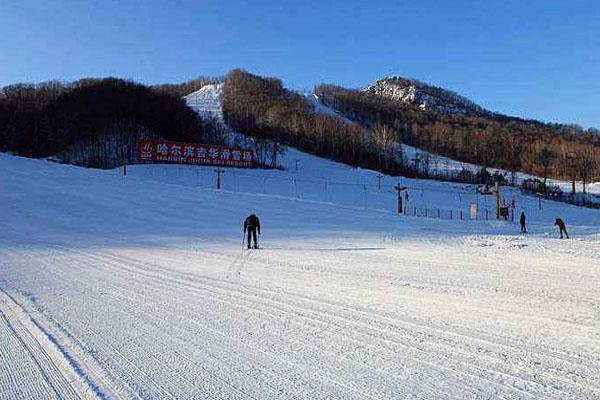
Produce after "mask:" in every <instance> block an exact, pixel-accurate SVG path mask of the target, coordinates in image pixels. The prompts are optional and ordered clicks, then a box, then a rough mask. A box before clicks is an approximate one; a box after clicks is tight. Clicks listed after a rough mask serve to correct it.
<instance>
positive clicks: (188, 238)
mask: <svg viewBox="0 0 600 400" xmlns="http://www.w3.org/2000/svg"><path fill="white" fill-rule="evenodd" d="M0 166H1V167H2V169H3V170H4V171H5V174H4V177H3V178H2V186H1V188H2V189H0V201H1V202H2V204H4V205H7V206H8V207H9V209H8V212H7V213H6V218H4V219H3V220H2V221H1V222H0V228H1V229H0V339H1V341H0V343H1V344H0V349H1V357H0V378H1V382H2V384H1V385H0V399H14V398H32V399H33V398H140V399H195V398H207V399H387V398H399V399H407V398H414V399H454V398H468V399H490V398H501V399H502V398H503V399H516V398H518V399H594V398H599V397H600V379H599V376H600V323H599V316H600V267H599V264H600V251H598V248H599V246H598V245H599V244H600V237H599V236H598V233H597V232H590V231H589V230H586V231H585V232H587V234H586V235H585V236H582V235H579V237H578V238H577V240H572V241H560V240H558V239H554V238H551V237H550V236H549V235H548V231H546V230H544V229H545V228H543V227H542V226H533V227H532V230H533V233H532V235H531V236H528V237H522V236H516V235H512V234H510V232H509V228H508V227H506V226H505V225H496V224H475V225H474V224H472V223H468V222H457V221H454V222H449V221H432V220H422V219H416V218H406V217H404V218H400V217H396V216H391V215H390V214H385V213H381V212H374V211H368V210H354V209H349V208H340V207H336V206H335V205H331V204H320V203H317V202H304V201H301V200H297V199H286V198H283V197H273V198H271V197H269V196H262V197H261V198H260V199H259V200H257V198H256V197H255V196H252V195H249V194H233V193H226V192H223V193H219V192H215V191H210V190H202V189H197V188H187V187H179V186H176V185H157V184H156V183H153V182H149V181H143V180H127V179H124V178H123V177H120V176H118V175H116V174H113V173H110V172H105V171H93V170H82V169H78V168H74V167H69V166H60V165H53V164H49V163H45V162H42V161H33V160H25V159H18V158H14V157H8V156H1V157H0ZM250 211H255V212H257V213H258V214H259V215H260V216H261V217H262V221H263V225H264V232H263V238H262V239H263V245H264V249H261V250H258V251H245V250H242V249H241V248H240V241H241V232H240V227H239V225H240V222H241V220H242V217H243V216H245V215H246V214H247V213H248V212H250ZM585 212H588V211H585ZM590 215H593V214H590ZM592 218H593V217H592ZM513 228H514V227H510V229H511V230H512V229H513ZM586 229H587V228H586ZM574 230H575V231H577V228H576V227H574ZM580 231H581V232H583V230H582V229H581V228H580ZM498 232H499V233H498Z"/></svg>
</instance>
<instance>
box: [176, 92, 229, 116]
mask: <svg viewBox="0 0 600 400" xmlns="http://www.w3.org/2000/svg"><path fill="white" fill-rule="evenodd" d="M222 98H223V84H222V83H219V84H212V85H206V86H204V87H202V88H200V89H199V90H197V91H195V92H192V93H190V94H188V95H187V96H185V97H184V98H183V99H184V100H185V102H186V104H187V105H188V106H189V107H190V108H192V109H193V110H194V111H196V112H197V113H198V114H200V116H202V117H205V118H206V117H211V118H216V119H218V120H222V119H223V107H222Z"/></svg>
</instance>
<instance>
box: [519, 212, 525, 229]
mask: <svg viewBox="0 0 600 400" xmlns="http://www.w3.org/2000/svg"><path fill="white" fill-rule="evenodd" d="M525 220H526V217H525V211H521V218H519V224H521V233H527V227H526V226H525Z"/></svg>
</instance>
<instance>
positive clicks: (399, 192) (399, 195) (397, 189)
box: [394, 182, 407, 214]
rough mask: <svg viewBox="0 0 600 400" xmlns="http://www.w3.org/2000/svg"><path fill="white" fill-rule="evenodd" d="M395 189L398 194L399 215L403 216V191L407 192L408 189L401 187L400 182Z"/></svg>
mask: <svg viewBox="0 0 600 400" xmlns="http://www.w3.org/2000/svg"><path fill="white" fill-rule="evenodd" d="M394 189H395V190H396V192H397V193H398V214H402V210H403V208H402V191H404V190H406V189H407V187H406V186H400V182H398V184H397V185H396V186H394Z"/></svg>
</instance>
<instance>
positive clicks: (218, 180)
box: [215, 167, 225, 190]
mask: <svg viewBox="0 0 600 400" xmlns="http://www.w3.org/2000/svg"><path fill="white" fill-rule="evenodd" d="M215 172H216V173H217V190H221V174H224V173H225V170H224V169H223V168H221V167H218V168H217V169H215Z"/></svg>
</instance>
